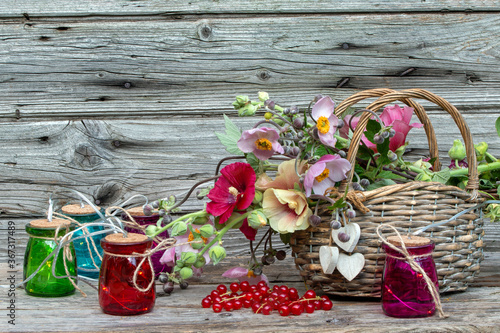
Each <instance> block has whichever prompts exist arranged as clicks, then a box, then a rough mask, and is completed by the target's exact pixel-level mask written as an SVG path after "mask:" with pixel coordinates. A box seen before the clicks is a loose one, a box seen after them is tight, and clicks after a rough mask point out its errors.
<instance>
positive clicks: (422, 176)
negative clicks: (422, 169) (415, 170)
mask: <svg viewBox="0 0 500 333" xmlns="http://www.w3.org/2000/svg"><path fill="white" fill-rule="evenodd" d="M415 180H418V181H423V182H430V181H431V176H429V175H428V174H426V173H419V174H418V175H417V176H416V177H415Z"/></svg>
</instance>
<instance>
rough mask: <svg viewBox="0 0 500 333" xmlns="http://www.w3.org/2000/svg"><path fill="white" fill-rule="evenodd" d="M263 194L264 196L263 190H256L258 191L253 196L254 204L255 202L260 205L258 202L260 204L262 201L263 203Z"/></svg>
mask: <svg viewBox="0 0 500 333" xmlns="http://www.w3.org/2000/svg"><path fill="white" fill-rule="evenodd" d="M263 196H264V195H263V194H262V192H261V191H257V190H256V191H255V196H254V197H253V201H252V204H254V205H258V204H260V203H261V201H262V197H263Z"/></svg>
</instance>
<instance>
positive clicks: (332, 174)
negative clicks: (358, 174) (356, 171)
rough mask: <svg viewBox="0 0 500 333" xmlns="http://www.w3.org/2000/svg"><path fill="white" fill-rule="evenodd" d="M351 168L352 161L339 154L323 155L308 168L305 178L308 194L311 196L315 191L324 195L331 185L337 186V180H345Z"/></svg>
mask: <svg viewBox="0 0 500 333" xmlns="http://www.w3.org/2000/svg"><path fill="white" fill-rule="evenodd" d="M349 170H351V163H349V161H348V160H346V159H344V158H342V157H340V156H338V155H325V156H322V157H321V158H320V159H319V160H318V162H316V163H314V164H313V165H312V166H311V167H310V168H309V170H307V173H306V177H305V179H304V188H305V190H306V196H310V195H311V191H314V193H315V194H319V195H324V194H325V191H326V190H327V189H328V188H329V187H332V186H335V183H336V182H339V181H341V180H344V179H345V178H346V177H347V175H346V174H347V172H349Z"/></svg>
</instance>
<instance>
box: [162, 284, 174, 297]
mask: <svg viewBox="0 0 500 333" xmlns="http://www.w3.org/2000/svg"><path fill="white" fill-rule="evenodd" d="M163 291H164V292H165V294H168V295H170V294H171V293H172V291H174V283H173V282H167V283H165V284H164V285H163Z"/></svg>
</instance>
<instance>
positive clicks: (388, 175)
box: [377, 170, 405, 179]
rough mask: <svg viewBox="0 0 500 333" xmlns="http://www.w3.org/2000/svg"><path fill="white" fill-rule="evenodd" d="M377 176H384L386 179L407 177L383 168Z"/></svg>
mask: <svg viewBox="0 0 500 333" xmlns="http://www.w3.org/2000/svg"><path fill="white" fill-rule="evenodd" d="M377 178H384V179H405V177H403V176H400V175H396V174H395V173H392V172H391V171H389V170H382V171H380V172H379V174H378V175H377Z"/></svg>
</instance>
